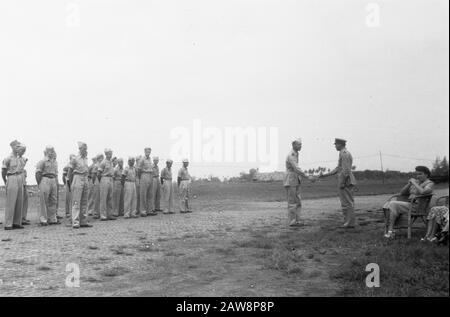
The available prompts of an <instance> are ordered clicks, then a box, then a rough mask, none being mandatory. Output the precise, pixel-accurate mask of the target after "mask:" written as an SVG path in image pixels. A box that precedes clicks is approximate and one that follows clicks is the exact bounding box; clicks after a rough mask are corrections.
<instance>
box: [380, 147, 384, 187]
mask: <svg viewBox="0 0 450 317" xmlns="http://www.w3.org/2000/svg"><path fill="white" fill-rule="evenodd" d="M380 164H381V175H382V180H383V185H384V169H383V156H382V155H381V150H380Z"/></svg>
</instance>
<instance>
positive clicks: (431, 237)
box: [421, 206, 448, 242]
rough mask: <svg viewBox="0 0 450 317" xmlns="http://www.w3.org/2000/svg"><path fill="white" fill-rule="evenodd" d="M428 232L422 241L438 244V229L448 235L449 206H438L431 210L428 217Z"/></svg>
mask: <svg viewBox="0 0 450 317" xmlns="http://www.w3.org/2000/svg"><path fill="white" fill-rule="evenodd" d="M427 220H428V230H427V234H426V235H425V237H423V238H422V239H421V241H430V242H437V241H438V237H437V236H436V233H437V230H438V228H440V229H441V233H443V232H447V233H448V206H436V207H433V208H431V211H430V213H429V214H428V217H427Z"/></svg>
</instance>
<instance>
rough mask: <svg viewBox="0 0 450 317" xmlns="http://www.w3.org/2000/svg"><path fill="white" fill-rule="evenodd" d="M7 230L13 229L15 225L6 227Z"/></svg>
mask: <svg viewBox="0 0 450 317" xmlns="http://www.w3.org/2000/svg"><path fill="white" fill-rule="evenodd" d="M5 230H13V227H5Z"/></svg>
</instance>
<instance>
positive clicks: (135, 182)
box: [125, 181, 136, 183]
mask: <svg viewBox="0 0 450 317" xmlns="http://www.w3.org/2000/svg"><path fill="white" fill-rule="evenodd" d="M125 183H136V181H125Z"/></svg>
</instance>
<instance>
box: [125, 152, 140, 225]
mask: <svg viewBox="0 0 450 317" xmlns="http://www.w3.org/2000/svg"><path fill="white" fill-rule="evenodd" d="M134 161H135V159H134V157H130V158H128V166H127V167H126V168H125V169H124V170H123V171H122V179H121V181H122V186H123V188H124V192H125V194H124V204H125V206H124V216H123V217H124V218H125V219H129V218H137V217H138V215H137V209H136V208H137V199H136V198H137V190H136V178H137V177H136V168H135V167H134Z"/></svg>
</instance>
